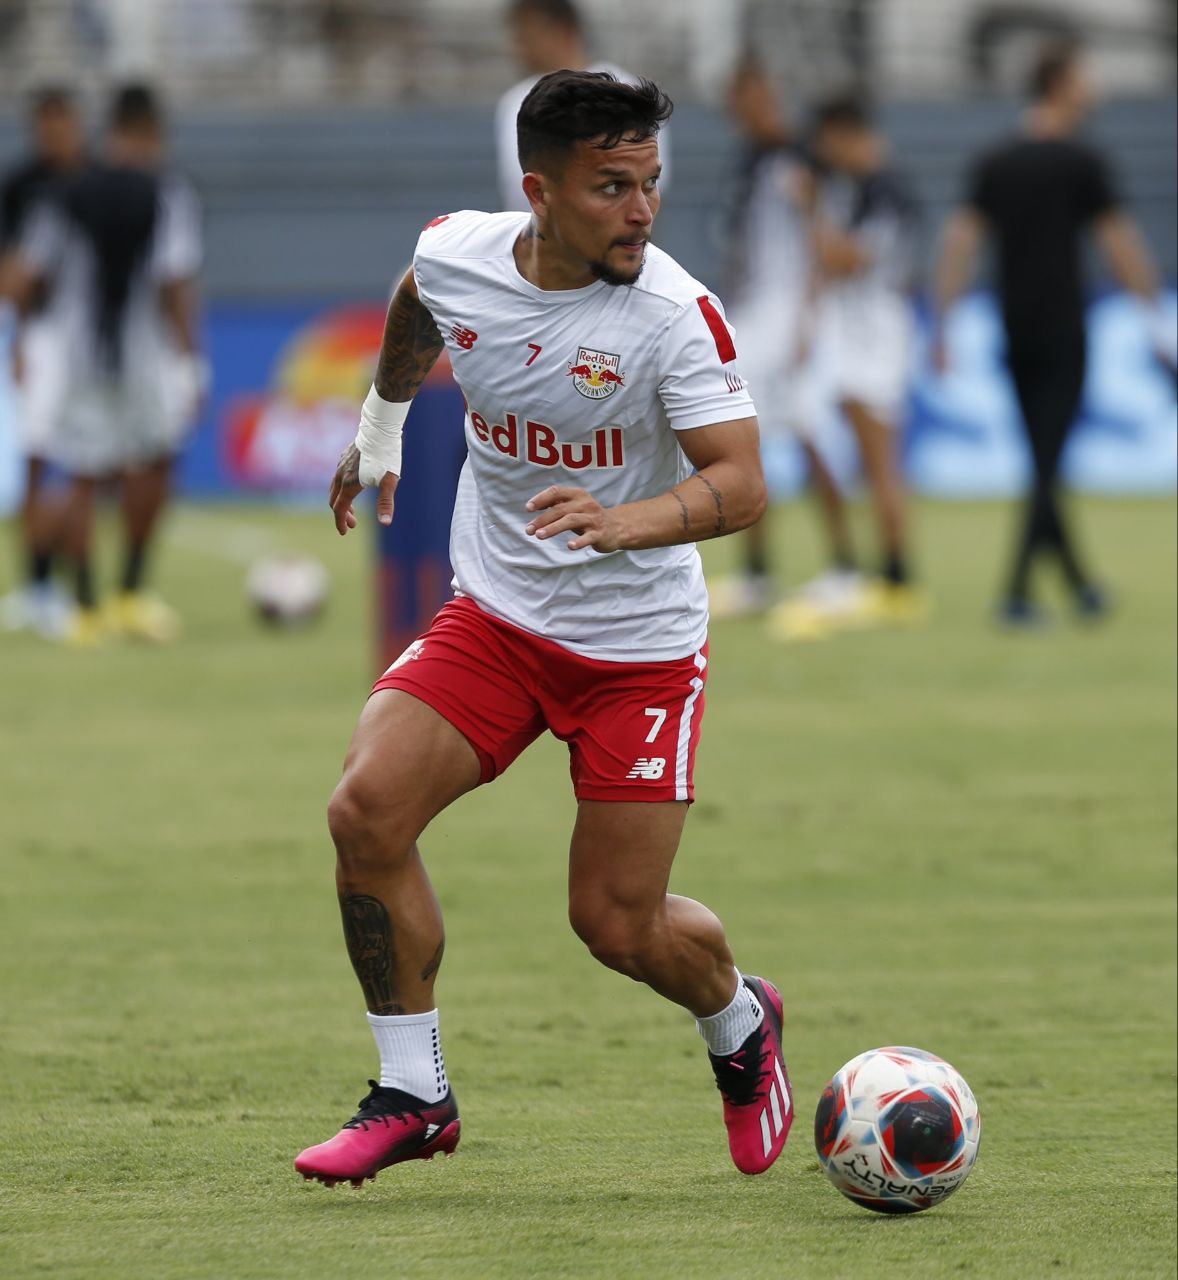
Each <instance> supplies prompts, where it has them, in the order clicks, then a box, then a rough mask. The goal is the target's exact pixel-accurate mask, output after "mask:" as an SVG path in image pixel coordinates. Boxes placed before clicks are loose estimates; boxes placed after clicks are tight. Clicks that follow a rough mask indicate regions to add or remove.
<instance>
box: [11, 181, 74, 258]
mask: <svg viewBox="0 0 1178 1280" xmlns="http://www.w3.org/2000/svg"><path fill="white" fill-rule="evenodd" d="M65 238H66V223H65V215H64V214H63V213H62V211H61V209H60V208H59V207H58V206H57V205H56V204H55V203H54V202H53V201H51V200H41V201H39V202H38V203H36V204H34V205H33V207H32V208H31V209H30V210H29V212H28V215H27V216H26V217H25V220H24V222H23V223H22V224H21V228H20V237H19V239H18V240H17V242H16V253H17V256H18V257H19V258H20V259H21V260H22V261H23V262H24V264H25V266H27V267H28V268H29V269H30V270H31V271H34V272H36V273H37V274H38V275H42V276H44V275H48V274H50V272H51V271H52V268H53V266H54V264H55V263H56V262H57V261H58V260H59V259H60V257H61V255H62V252H63V250H64V246H65Z"/></svg>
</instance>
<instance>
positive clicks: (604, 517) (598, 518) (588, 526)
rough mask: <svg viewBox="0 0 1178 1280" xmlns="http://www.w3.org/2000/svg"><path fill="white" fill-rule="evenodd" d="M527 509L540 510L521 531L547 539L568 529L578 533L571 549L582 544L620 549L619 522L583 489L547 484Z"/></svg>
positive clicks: (602, 549)
mask: <svg viewBox="0 0 1178 1280" xmlns="http://www.w3.org/2000/svg"><path fill="white" fill-rule="evenodd" d="M528 510H529V511H533V512H538V513H539V514H537V515H534V516H533V517H532V519H531V521H530V522H529V524H528V526H527V528H526V529H525V530H524V532H525V533H527V534H528V536H529V537H535V538H540V539H548V538H553V537H555V536H556V535H557V534H558V533H570V532H571V533H575V534H576V535H577V536H576V537H575V538H574V539H573V540H572V541H571V542H570V543H569V544H568V549H569V550H570V551H580V550H581V548H582V547H592V548H593V550H594V551H601V552H606V551H617V550H618V549H619V546H620V542H619V538H620V537H621V532H622V531H621V524H620V521H619V520H618V518H617V516H615V515H614V512H613V510H612V509H611V508H609V507H603V506H602V505H601V503H600V502H598V501H597V499H596V498H594V497H593V495H592V494H590V493H587V492H586V491H585V490H584V489H573V488H571V487H570V486H568V485H562V484H552V485H549V486H548V488H547V489H543V490H541V491H540V492H539V493H538V494H536V496H535V497H534V498H533V499H532V500H531V501H530V502H529V503H528Z"/></svg>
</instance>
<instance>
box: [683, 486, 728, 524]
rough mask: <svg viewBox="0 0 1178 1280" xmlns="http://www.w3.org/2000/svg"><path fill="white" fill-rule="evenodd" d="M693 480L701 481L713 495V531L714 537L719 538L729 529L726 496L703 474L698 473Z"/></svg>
mask: <svg viewBox="0 0 1178 1280" xmlns="http://www.w3.org/2000/svg"><path fill="white" fill-rule="evenodd" d="M692 478H693V479H695V480H701V481H702V482H703V484H704V487H705V488H706V489H707V491H708V492H709V493H710V494H711V495H712V501H713V502H714V503H715V504H716V524H715V527H714V528H713V529H712V536H713V537H719V535H720V534H722V533H723V532H724V530H725V529H727V528H728V521H727V520H726V519H725V517H724V495H723V494H722V493H721V492H720V490H719V489H717V488H716V486H715V485H714V484H713V483H712V482H711V481H710V480H709V479H708V478H707V476H705V475H704V474H703V473H702V472H699V471H697V472H696V473H695V475H694V476H693V477H692Z"/></svg>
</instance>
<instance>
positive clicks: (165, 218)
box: [152, 179, 203, 282]
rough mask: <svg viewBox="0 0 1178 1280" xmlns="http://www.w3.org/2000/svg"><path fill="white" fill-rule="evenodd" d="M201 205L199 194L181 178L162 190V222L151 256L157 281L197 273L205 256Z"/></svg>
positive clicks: (172, 279) (160, 210) (160, 197)
mask: <svg viewBox="0 0 1178 1280" xmlns="http://www.w3.org/2000/svg"><path fill="white" fill-rule="evenodd" d="M202 256H203V255H202V243H201V227H200V206H199V204H198V202H197V198H196V193H195V192H194V191H193V189H192V188H191V187H190V186H189V185H188V183H187V182H184V181H182V180H179V179H175V180H172V181H167V182H165V183H164V185H163V186H162V188H161V190H160V196H159V222H158V224H157V226H156V233H155V247H154V251H153V255H152V269H153V274H154V276H155V278H156V279H157V280H160V281H164V282H170V281H174V280H185V279H188V278H190V277H191V276H194V275H196V274H197V272H198V271H199V270H200V264H201V258H202Z"/></svg>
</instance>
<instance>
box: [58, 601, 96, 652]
mask: <svg viewBox="0 0 1178 1280" xmlns="http://www.w3.org/2000/svg"><path fill="white" fill-rule="evenodd" d="M105 640H106V627H105V625H104V624H103V620H102V615H101V614H100V613H99V612H98V610H97V609H78V610H77V611H76V612H75V613H74V615H73V618H72V619H71V620H70V622H69V624H68V626H67V627H66V629H65V631H64V632H63V633H62V636H61V641H62V643H63V644H64V645H65V646H66V648H68V649H97V648H98V647H99V646H100V645H102V644H103V643H104V642H105Z"/></svg>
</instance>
